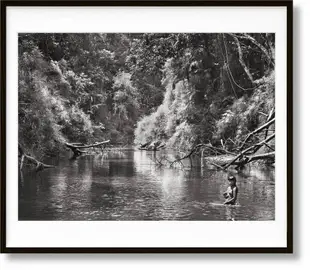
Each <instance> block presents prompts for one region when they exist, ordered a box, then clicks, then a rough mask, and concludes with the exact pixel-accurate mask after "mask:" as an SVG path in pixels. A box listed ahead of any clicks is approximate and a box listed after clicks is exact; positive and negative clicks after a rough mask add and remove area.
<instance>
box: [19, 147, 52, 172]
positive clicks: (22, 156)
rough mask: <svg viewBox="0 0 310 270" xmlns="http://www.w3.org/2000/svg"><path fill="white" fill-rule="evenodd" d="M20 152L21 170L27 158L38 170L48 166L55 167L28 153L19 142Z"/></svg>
mask: <svg viewBox="0 0 310 270" xmlns="http://www.w3.org/2000/svg"><path fill="white" fill-rule="evenodd" d="M18 152H19V156H20V166H19V170H20V171H21V170H22V169H23V165H24V161H25V159H27V160H28V161H29V162H30V163H32V164H34V165H35V166H36V171H37V172H38V171H41V170H44V169H48V168H55V166H54V165H48V164H45V163H43V162H41V161H39V160H37V159H36V158H34V157H32V156H30V155H28V154H26V153H25V151H24V149H23V148H22V146H21V145H20V144H18Z"/></svg>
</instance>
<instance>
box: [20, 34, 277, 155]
mask: <svg viewBox="0 0 310 270" xmlns="http://www.w3.org/2000/svg"><path fill="white" fill-rule="evenodd" d="M18 41H19V42H18V46H19V47H18V52H19V58H18V61H19V69H18V74H19V85H18V87H19V89H18V91H19V143H20V144H21V145H23V147H24V148H25V149H26V150H27V152H29V153H30V154H34V155H36V156H40V155H41V156H43V155H52V154H56V153H60V152H61V151H62V150H63V149H64V147H63V145H64V143H66V142H68V143H72V142H81V143H95V142H98V141H103V140H110V142H111V144H112V145H123V146H124V145H129V146H133V145H139V144H145V143H147V142H151V141H162V142H164V143H165V144H166V145H167V147H171V148H174V149H180V150H189V149H191V148H192V147H193V146H194V145H197V144H199V143H212V145H217V144H219V143H220V142H221V143H222V144H223V142H224V144H225V147H226V149H230V148H232V147H234V145H235V144H238V143H240V142H242V140H244V137H245V136H246V135H247V134H248V133H249V132H251V131H253V130H255V129H256V128H258V127H259V126H260V125H262V124H263V123H265V122H266V119H267V118H268V115H269V114H270V112H271V111H272V110H274V99H275V97H274V96H275V77H274V76H275V75H274V67H275V47H274V45H275V36H274V34H269V33H255V34H253V33H235V34H233V33H219V34H216V33H208V34H203V33H202V34H187V33H167V34H156V33H148V34H99V33H91V34H72V33H45V34H43V33H25V34H19V40H18ZM260 136H264V135H263V134H261V135H260ZM259 139H260V138H254V140H257V141H258V140H259Z"/></svg>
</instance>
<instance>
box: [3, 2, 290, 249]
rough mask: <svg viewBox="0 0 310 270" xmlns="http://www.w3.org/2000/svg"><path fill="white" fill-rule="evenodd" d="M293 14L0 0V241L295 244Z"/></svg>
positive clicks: (261, 6)
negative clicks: (293, 210)
mask: <svg viewBox="0 0 310 270" xmlns="http://www.w3.org/2000/svg"><path fill="white" fill-rule="evenodd" d="M292 17H293V4H292V1H204V0H203V1H2V2H1V252H4V253H292V252H293V213H292V209H293V206H292V203H293V198H292V195H293V179H292V170H293V168H292V166H293V162H292V156H293V155H292V153H293V152H292V149H293V146H292V119H293V117H292V113H293V111H292V99H293V89H292V57H293V54H292V44H293V41H292V31H293V30H292V29H293V27H292ZM276 134H277V136H276Z"/></svg>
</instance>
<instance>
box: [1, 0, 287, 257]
mask: <svg viewBox="0 0 310 270" xmlns="http://www.w3.org/2000/svg"><path fill="white" fill-rule="evenodd" d="M12 6H13V7H14V6H29V7H30V6H45V7H46V6H69V7H70V6H156V7H166V6H169V7H170V6H171V7H179V6H197V7H199V6H219V7H223V6H225V7H247V6H252V7H253V6H254V7H273V6H276V7H279V6H283V7H286V9H287V26H286V29H287V70H286V73H287V103H286V106H287V123H286V124H287V194H286V196H287V198H286V199H287V245H286V247H283V248H282V247H259V248H240V247H219V248H212V247H206V248H204V247H203V248H201V247H193V248H188V247H184V248H175V247H173V248H172V247H171V248H166V247H165V248H158V247H156V248H155V247H154V248H149V247H147V248H144V247H139V248H136V247H126V248H125V247H117V248H116V247H113V248H112V247H111V248H107V247H105V248H86V247H78V248H73V247H53V248H46V247H44V248H41V247H31V248H30V247H7V243H6V237H7V234H6V181H9V180H10V179H6V169H7V168H6V166H7V164H6V117H7V114H6V63H7V62H6V27H7V20H6V9H7V8H8V7H12ZM0 106H1V253H293V2H292V1H290V0H286V1H265V0H260V1H242V0H233V1H221V0H219V1H207V0H202V1H197V0H196V1H188V0H184V1H182V0H178V1H174V0H168V1H131V0H130V1H86V0H76V1H57V0H56V1H41V0H38V1H8V0H4V1H1V105H0Z"/></svg>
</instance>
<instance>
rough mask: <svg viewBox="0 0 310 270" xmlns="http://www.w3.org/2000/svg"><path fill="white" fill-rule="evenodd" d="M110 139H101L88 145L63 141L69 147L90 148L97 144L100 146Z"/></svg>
mask: <svg viewBox="0 0 310 270" xmlns="http://www.w3.org/2000/svg"><path fill="white" fill-rule="evenodd" d="M109 142H110V140H106V141H103V142H98V143H94V144H89V145H77V143H75V144H72V143H65V145H66V146H67V147H69V148H83V149H84V148H91V147H97V146H100V145H102V144H107V143H109Z"/></svg>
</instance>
